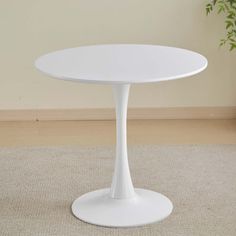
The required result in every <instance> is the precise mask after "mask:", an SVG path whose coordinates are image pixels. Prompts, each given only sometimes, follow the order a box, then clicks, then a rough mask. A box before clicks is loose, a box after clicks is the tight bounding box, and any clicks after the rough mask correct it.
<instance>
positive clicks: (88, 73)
mask: <svg viewBox="0 0 236 236" xmlns="http://www.w3.org/2000/svg"><path fill="white" fill-rule="evenodd" d="M35 66H36V67H37V68H38V69H39V70H40V71H42V72H44V73H46V74H47V75H49V76H52V77H54V78H58V79H63V80H71V81H78V82H84V83H101V84H130V83H149V82H158V81H164V80H173V79H179V78H184V77H187V76H191V75H194V74H197V73H199V72H201V71H202V70H204V69H205V68H206V67H207V59H206V58H205V57H204V56H202V55H200V54H198V53H196V52H192V51H189V50H186V49H181V48H174V47H166V46H157V45H135V44H110V45H109V44H108V45H93V46H82V47H77V48H69V49H64V50H60V51H55V52H52V53H49V54H46V55H43V56H41V57H40V58H38V59H37V60H36V62H35Z"/></svg>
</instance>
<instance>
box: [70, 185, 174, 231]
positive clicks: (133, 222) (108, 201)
mask: <svg viewBox="0 0 236 236" xmlns="http://www.w3.org/2000/svg"><path fill="white" fill-rule="evenodd" d="M135 192H136V196H135V197H133V198H128V199H114V198H111V197H110V196H109V193H110V189H100V190H96V191H93V192H89V193H86V194H84V195H82V196H81V197H79V198H77V199H76V200H75V201H74V202H73V204H72V212H73V214H74V215H75V216H76V217H77V218H79V219H80V220H82V221H85V222H87V223H90V224H95V225H100V226H107V227H130V226H141V225H145V224H150V223H154V222H157V221H161V220H163V219H164V218H166V217H167V216H168V215H170V213H171V212H172V209H173V205H172V203H171V201H170V200H169V199H168V198H167V197H165V196H164V195H162V194H160V193H156V192H154V191H150V190H145V189H135Z"/></svg>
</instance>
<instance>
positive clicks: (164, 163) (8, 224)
mask: <svg viewBox="0 0 236 236" xmlns="http://www.w3.org/2000/svg"><path fill="white" fill-rule="evenodd" d="M129 160H130V167H131V174H132V177H133V182H134V184H135V186H137V187H141V188H147V189H151V190H155V191H158V192H161V193H163V194H165V195H166V196H168V197H169V198H170V199H171V200H172V202H173V204H174V211H173V213H172V214H171V216H170V217H169V218H167V219H166V220H164V221H162V222H159V223H156V224H153V225H148V226H144V227H138V228H128V229H114V228H104V227H97V226H93V225H90V224H86V223H83V222H81V221H80V220H78V219H76V218H75V217H73V216H72V214H71V211H70V206H71V203H72V201H73V200H74V199H75V198H77V197H78V196H80V195H81V194H83V193H86V192H88V191H92V190H95V189H99V188H104V187H107V186H109V185H110V182H111V177H112V171H113V162H114V150H113V148H109V147H100V148H75V147H74V148H56V147H55V148H1V149H0V235H1V236H8V235H11V236H13V235H14V236H18V235H20V236H49V235H50V236H51V235H55V236H71V235H73V236H78V235H84V236H86V235H89V236H90V235H94V236H100V235H130V236H132V235H135V236H137V235H143V236H147V235H155V236H159V235H161V236H195V235H196V236H202V235H204V236H205V235H206V236H218V235H219V236H222V235H223V236H235V235H236V145H218V146H216V145H213V146H204V145H199V146H133V147H130V148H129Z"/></svg>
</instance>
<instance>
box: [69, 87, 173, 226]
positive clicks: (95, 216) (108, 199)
mask: <svg viewBox="0 0 236 236" xmlns="http://www.w3.org/2000/svg"><path fill="white" fill-rule="evenodd" d="M129 87H130V85H129V84H120V85H113V93H114V98H115V102H116V133H117V144H116V161H115V170H114V175H113V180H112V184H111V188H110V189H101V190H97V191H93V192H90V193H86V194H84V195H82V196H81V197H79V198H78V199H76V200H75V201H74V202H73V204H72V212H73V214H74V215H75V216H76V217H77V218H79V219H80V220H83V221H85V222H88V223H91V224H95V225H101V226H108V227H130V226H140V225H144V224H149V223H154V222H157V221H160V220H163V219H164V218H166V217H167V216H168V215H169V214H170V213H171V211H172V209H173V205H172V203H171V201H170V200H169V199H168V198H167V197H165V196H164V195H162V194H160V193H156V192H153V191H150V190H145V189H139V188H137V189H134V187H133V183H132V180H131V176H130V171H129V163H128V156H127V135H126V123H127V122H126V120H127V105H128V97H129ZM143 161H144V162H145V160H143Z"/></svg>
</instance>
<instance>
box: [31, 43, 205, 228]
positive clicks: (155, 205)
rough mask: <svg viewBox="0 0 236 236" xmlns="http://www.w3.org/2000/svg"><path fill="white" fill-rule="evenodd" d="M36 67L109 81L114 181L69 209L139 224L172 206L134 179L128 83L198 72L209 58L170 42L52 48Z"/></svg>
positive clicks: (106, 221)
mask: <svg viewBox="0 0 236 236" xmlns="http://www.w3.org/2000/svg"><path fill="white" fill-rule="evenodd" d="M35 66H36V67H37V68H38V69H39V70H40V71H42V72H44V73H46V74H47V75H49V76H52V77H55V78H57V79H63V80H70V81H75V82H83V83H96V84H111V85H112V86H113V93H114V98H115V102H116V132H117V144H116V161H115V169H114V175H113V180H112V184H111V187H110V188H105V189H100V190H96V191H93V192H89V193H86V194H84V195H82V196H81V197H79V198H77V199H76V200H75V201H74V202H73V204H72V212H73V214H74V215H75V216H76V217H78V218H79V219H81V220H82V221H85V222H88V223H91V224H96V225H101V226H109V227H130V226H140V225H144V224H149V223H153V222H157V221H160V220H162V219H164V218H166V217H167V216H168V215H169V214H170V213H171V211H172V209H173V205H172V203H171V201H170V200H169V199H168V198H167V197H165V196H164V195H162V194H160V193H157V192H154V191H151V190H146V189H140V188H134V187H133V184H132V180H131V176H130V170H129V164H128V157H127V141H126V119H127V103H128V95H129V88H130V85H131V84H136V83H150V82H159V81H164V80H173V79H178V78H183V77H187V76H191V75H194V74H197V73H199V72H201V71H202V70H204V69H205V68H206V67H207V59H206V58H205V57H203V56H202V55H200V54H198V53H195V52H192V51H188V50H185V49H179V48H173V47H164V46H156V45H135V44H114V45H94V46H83V47H78V48H70V49H65V50H61V51H56V52H52V53H49V54H46V55H44V56H42V57H40V58H39V59H37V60H36V62H35ZM143 96H145V94H144V95H143ZM143 162H144V165H145V160H143ZM104 174H105V173H104ZM147 175H148V173H147Z"/></svg>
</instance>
